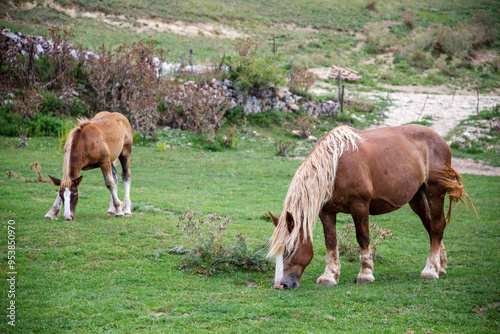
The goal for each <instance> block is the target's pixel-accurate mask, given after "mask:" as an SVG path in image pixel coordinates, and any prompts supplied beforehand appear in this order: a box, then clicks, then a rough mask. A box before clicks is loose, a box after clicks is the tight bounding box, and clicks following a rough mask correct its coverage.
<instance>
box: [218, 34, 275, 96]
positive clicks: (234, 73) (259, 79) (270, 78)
mask: <svg viewBox="0 0 500 334" xmlns="http://www.w3.org/2000/svg"><path fill="white" fill-rule="evenodd" d="M235 47H236V49H237V51H238V55H237V56H234V57H227V59H226V60H225V63H226V65H227V66H228V67H229V77H230V79H231V80H233V81H234V82H235V83H236V84H238V86H239V87H240V89H242V90H243V91H247V92H248V91H250V90H256V91H258V90H261V89H263V88H265V87H266V86H267V85H268V83H270V82H271V83H273V84H275V85H279V84H280V83H282V82H283V75H282V73H281V71H280V69H279V66H278V64H279V55H275V54H274V55H269V56H266V57H257V56H256V54H257V49H258V47H259V44H258V43H256V42H255V41H254V40H252V39H251V38H247V39H245V40H242V41H238V42H236V43H235Z"/></svg>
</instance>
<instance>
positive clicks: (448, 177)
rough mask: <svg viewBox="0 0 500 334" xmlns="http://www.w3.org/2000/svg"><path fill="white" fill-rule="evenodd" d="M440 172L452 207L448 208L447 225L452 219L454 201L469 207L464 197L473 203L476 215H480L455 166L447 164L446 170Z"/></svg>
mask: <svg viewBox="0 0 500 334" xmlns="http://www.w3.org/2000/svg"><path fill="white" fill-rule="evenodd" d="M439 173H441V174H442V177H441V178H440V181H441V184H442V185H444V186H445V187H446V194H447V195H448V197H449V198H450V207H449V208H448V214H447V215H446V225H448V224H449V223H450V220H451V211H452V209H453V202H456V203H457V204H456V205H458V203H460V202H462V203H464V204H465V207H466V208H468V206H467V203H466V202H465V201H464V199H463V198H464V197H465V198H466V199H467V200H468V201H469V203H470V204H471V206H472V208H473V209H474V212H475V213H476V217H479V216H478V214H477V210H476V207H475V206H474V203H472V200H471V198H470V196H469V195H467V193H466V192H465V189H464V184H463V179H462V176H460V174H459V173H458V172H457V171H456V170H455V168H453V166H452V165H451V164H447V167H446V168H445V169H444V171H440V172H439ZM456 205H455V206H456Z"/></svg>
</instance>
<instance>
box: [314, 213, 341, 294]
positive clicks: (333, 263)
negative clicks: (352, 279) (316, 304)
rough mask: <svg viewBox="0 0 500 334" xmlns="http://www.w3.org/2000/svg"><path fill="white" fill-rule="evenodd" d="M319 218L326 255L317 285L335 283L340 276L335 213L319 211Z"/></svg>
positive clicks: (331, 284)
mask: <svg viewBox="0 0 500 334" xmlns="http://www.w3.org/2000/svg"><path fill="white" fill-rule="evenodd" d="M319 218H320V219H321V222H322V223H323V232H324V234H325V245H326V256H325V262H326V266H325V272H324V273H323V275H321V276H320V277H319V278H318V279H317V281H316V282H317V283H318V285H323V286H333V285H337V283H338V282H339V277H340V261H339V249H338V246H337V230H336V225H337V220H336V218H337V216H336V214H326V213H323V212H322V213H320V215H319Z"/></svg>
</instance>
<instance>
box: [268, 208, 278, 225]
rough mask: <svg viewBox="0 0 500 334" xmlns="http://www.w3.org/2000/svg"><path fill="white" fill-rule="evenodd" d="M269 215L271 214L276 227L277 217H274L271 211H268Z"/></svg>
mask: <svg viewBox="0 0 500 334" xmlns="http://www.w3.org/2000/svg"><path fill="white" fill-rule="evenodd" d="M269 216H271V219H272V220H273V224H274V227H277V226H278V221H279V219H278V217H275V216H274V215H273V214H272V213H271V211H269Z"/></svg>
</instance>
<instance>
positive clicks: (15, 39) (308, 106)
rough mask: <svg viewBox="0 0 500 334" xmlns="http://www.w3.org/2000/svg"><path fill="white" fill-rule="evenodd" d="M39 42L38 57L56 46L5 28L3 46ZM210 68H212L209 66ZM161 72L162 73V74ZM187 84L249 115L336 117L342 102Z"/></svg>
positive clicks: (277, 90)
mask: <svg viewBox="0 0 500 334" xmlns="http://www.w3.org/2000/svg"><path fill="white" fill-rule="evenodd" d="M32 41H34V42H35V56H36V57H38V55H41V54H44V53H45V52H49V51H51V50H52V49H53V43H52V41H51V40H46V39H45V38H44V37H40V36H27V35H23V34H22V33H14V32H11V31H10V30H9V29H3V30H2V31H1V33H0V48H2V49H4V48H8V47H10V45H12V44H11V43H14V44H16V45H17V46H18V47H19V49H20V52H21V53H26V52H27V50H28V47H29V45H30V43H31V42H32ZM69 46H70V50H71V53H72V54H73V56H76V52H78V50H77V49H72V47H71V44H69ZM83 55H84V57H85V58H88V57H95V56H96V54H95V53H93V52H90V51H83ZM178 67H179V64H167V63H163V64H159V69H160V70H159V72H161V73H163V74H165V75H171V73H170V74H169V71H167V70H166V69H176V68H178ZM206 68H207V69H211V68H210V67H208V66H206ZM200 71H201V72H202V71H203V66H201V65H198V66H197V71H196V72H200ZM159 75H160V74H159ZM186 84H190V85H192V84H195V85H197V86H198V87H199V88H200V89H201V88H202V87H203V86H205V88H208V87H210V88H211V89H213V90H214V94H215V91H216V90H217V89H218V88H220V89H222V90H223V91H224V94H222V96H223V98H225V99H226V100H227V101H228V102H229V104H230V106H231V108H234V107H236V106H241V107H243V110H244V111H245V113H246V114H255V113H260V112H265V111H269V110H279V111H286V112H296V111H299V110H302V111H303V112H305V113H307V114H309V115H311V116H335V115H337V113H338V109H339V108H338V103H337V102H334V101H325V102H316V101H305V99H304V98H303V97H302V96H299V95H295V94H292V93H291V92H289V91H288V90H287V89H286V88H282V87H275V86H274V85H273V84H272V83H269V84H268V87H267V88H265V89H262V90H259V91H255V92H249V93H247V92H243V91H242V90H241V89H240V88H239V87H238V85H237V84H235V83H233V82H232V81H230V80H223V81H221V80H216V79H212V80H211V81H209V82H207V83H202V84H198V83H194V82H192V81H190V82H189V83H188V82H186V83H184V85H186Z"/></svg>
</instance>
